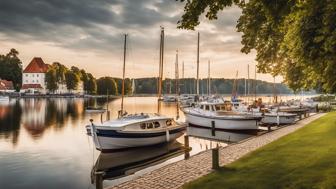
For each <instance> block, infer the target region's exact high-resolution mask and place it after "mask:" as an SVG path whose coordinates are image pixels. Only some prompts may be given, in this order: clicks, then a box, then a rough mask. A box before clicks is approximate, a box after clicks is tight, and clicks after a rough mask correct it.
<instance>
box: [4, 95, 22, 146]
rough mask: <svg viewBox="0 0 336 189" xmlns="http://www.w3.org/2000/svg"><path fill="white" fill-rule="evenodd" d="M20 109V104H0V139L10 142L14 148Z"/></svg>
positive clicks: (18, 129) (18, 127)
mask: <svg viewBox="0 0 336 189" xmlns="http://www.w3.org/2000/svg"><path fill="white" fill-rule="evenodd" d="M21 114H22V109H21V106H20V103H19V102H18V101H15V102H14V103H10V104H0V139H2V138H4V139H6V140H10V141H11V142H12V144H13V145H14V146H15V145H16V144H17V142H18V138H19V137H18V136H19V134H20V123H21Z"/></svg>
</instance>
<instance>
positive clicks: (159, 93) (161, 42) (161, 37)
mask: <svg viewBox="0 0 336 189" xmlns="http://www.w3.org/2000/svg"><path fill="white" fill-rule="evenodd" d="M163 54H164V28H163V27H161V35H160V61H159V64H160V65H159V83H158V113H159V114H160V112H161V101H162V77H163Z"/></svg>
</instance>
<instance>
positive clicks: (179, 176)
mask: <svg viewBox="0 0 336 189" xmlns="http://www.w3.org/2000/svg"><path fill="white" fill-rule="evenodd" d="M323 115H325V114H315V115H313V116H311V117H308V118H306V119H303V120H300V121H298V122H297V123H296V124H294V125H290V126H286V127H282V128H280V129H277V130H274V131H272V132H268V133H265V134H263V135H260V136H256V137H252V138H250V139H247V140H245V141H242V142H239V143H236V144H232V145H229V146H227V147H223V148H220V149H219V153H220V157H219V158H220V165H221V166H223V165H227V164H229V163H231V162H233V161H235V160H237V159H239V158H241V157H242V156H244V155H246V154H247V153H249V152H251V151H254V150H256V149H258V148H260V147H262V146H264V145H266V144H268V143H270V142H272V141H275V140H277V139H279V138H281V137H282V136H285V135H287V134H289V133H292V132H294V131H296V130H297V129H300V128H302V127H304V126H305V125H307V124H308V123H310V122H312V121H314V120H316V119H318V118H320V117H321V116H323ZM211 163H212V160H211V150H207V151H204V152H202V153H200V154H197V155H195V156H192V157H190V158H189V159H188V160H181V161H178V162H175V163H172V164H169V165H167V166H164V167H161V168H159V169H157V170H154V171H152V172H150V173H147V174H145V175H143V176H141V177H139V178H136V179H135V180H131V181H127V182H125V183H122V184H120V185H117V186H113V187H108V188H111V189H122V188H125V189H129V188H139V189H140V188H141V189H143V188H148V189H156V188H157V189H159V188H167V189H173V188H180V187H181V186H182V185H183V184H185V183H188V182H190V181H192V180H195V179H197V178H199V177H201V176H204V175H206V174H208V173H210V172H211V171H212V169H211V166H212V164H211Z"/></svg>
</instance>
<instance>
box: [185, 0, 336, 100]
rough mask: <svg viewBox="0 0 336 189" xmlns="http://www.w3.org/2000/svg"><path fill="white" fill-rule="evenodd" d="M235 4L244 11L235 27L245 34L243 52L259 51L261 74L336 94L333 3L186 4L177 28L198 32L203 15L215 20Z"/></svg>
mask: <svg viewBox="0 0 336 189" xmlns="http://www.w3.org/2000/svg"><path fill="white" fill-rule="evenodd" d="M181 1H182V2H184V0H181ZM234 4H236V5H238V6H239V7H240V8H241V9H242V15H241V16H240V18H239V20H238V24H237V30H238V32H242V33H243V36H242V41H241V43H242V45H243V47H242V49H241V51H242V52H243V53H250V52H251V50H256V52H257V56H256V60H257V62H258V65H257V67H258V72H261V73H271V74H272V75H282V76H283V77H284V81H285V82H286V83H287V84H288V85H289V87H291V88H292V89H294V90H299V89H302V88H304V89H310V88H319V89H322V90H323V91H325V92H329V93H335V92H336V82H335V80H336V32H335V27H336V22H335V21H334V18H335V16H336V2H335V1H332V0H321V1H316V0H306V1H296V0H277V1H268V0H249V1H246V2H245V1H244V0H211V1H202V0H188V1H187V2H186V4H185V7H184V11H185V12H184V15H183V16H182V18H181V20H180V21H179V22H178V27H179V28H183V29H194V28H195V27H196V26H197V25H198V24H199V23H200V22H199V17H200V16H201V15H202V14H203V13H205V12H206V13H205V16H206V17H207V18H208V19H210V20H212V19H217V14H218V12H219V11H221V10H223V9H224V8H225V7H229V6H232V5H234Z"/></svg>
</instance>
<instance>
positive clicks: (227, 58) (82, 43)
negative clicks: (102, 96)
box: [0, 0, 254, 77]
mask: <svg viewBox="0 0 336 189" xmlns="http://www.w3.org/2000/svg"><path fill="white" fill-rule="evenodd" d="M183 6H184V4H183V3H180V2H176V1H175V0H0V45H1V46H6V47H9V48H10V47H13V48H17V49H18V50H19V52H21V56H23V59H24V62H29V60H30V59H31V58H32V57H34V56H42V58H43V59H46V60H47V61H56V60H58V61H62V63H65V64H69V65H70V64H75V65H77V66H80V67H83V68H86V69H88V71H89V72H92V73H94V74H95V75H96V76H103V75H116V76H119V75H120V74H119V73H120V65H121V64H120V61H121V56H122V43H123V42H122V40H123V37H122V34H123V33H128V34H129V39H130V40H129V43H128V50H129V54H128V55H129V57H128V60H129V61H130V62H131V63H132V66H129V67H130V68H129V69H130V70H132V69H133V72H134V74H130V75H134V76H136V77H141V76H152V75H157V73H156V72H157V61H158V47H159V44H158V41H159V27H160V26H164V27H165V33H166V47H165V48H166V70H167V72H166V73H167V74H166V75H167V76H170V75H169V73H172V72H173V71H172V68H173V66H172V64H173V63H174V59H175V51H176V49H179V52H180V56H181V58H180V60H184V61H185V63H186V68H189V69H186V74H185V75H187V76H193V75H194V72H195V71H194V70H195V66H194V62H195V57H196V54H195V53H196V35H197V33H196V32H195V31H185V30H178V29H176V23H177V21H178V20H179V18H180V17H181V15H182V13H183ZM240 14H241V12H240V10H239V9H238V8H236V7H233V8H229V9H226V10H225V11H224V12H223V13H221V15H220V16H219V20H216V21H207V20H205V19H204V20H203V21H202V24H201V25H200V26H199V27H198V28H197V30H198V31H199V32H200V33H201V62H202V63H206V62H207V61H208V60H209V59H210V60H211V61H212V62H214V63H213V67H214V68H213V69H212V70H214V71H213V72H212V75H214V77H223V76H224V77H233V76H234V75H235V74H234V72H235V70H236V69H238V68H240V69H244V70H246V65H247V63H252V62H253V59H254V54H251V55H244V54H241V53H240V48H241V45H240V38H241V34H239V33H237V32H236V29H235V25H236V21H237V19H238V18H239V15H240ZM0 51H1V52H0V53H5V51H8V49H0ZM108 65H110V66H111V67H112V68H113V70H112V69H111V70H108V69H106V66H108ZM128 65H129V64H128ZM206 65H207V64H202V65H201V68H202V69H204V70H207V69H206ZM134 70H136V71H134ZM130 72H131V71H130ZM168 72H169V73H168ZM241 73H242V74H240V75H241V77H244V76H245V75H246V71H242V72H241ZM201 75H202V74H201ZM203 75H206V73H204V74H203Z"/></svg>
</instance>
